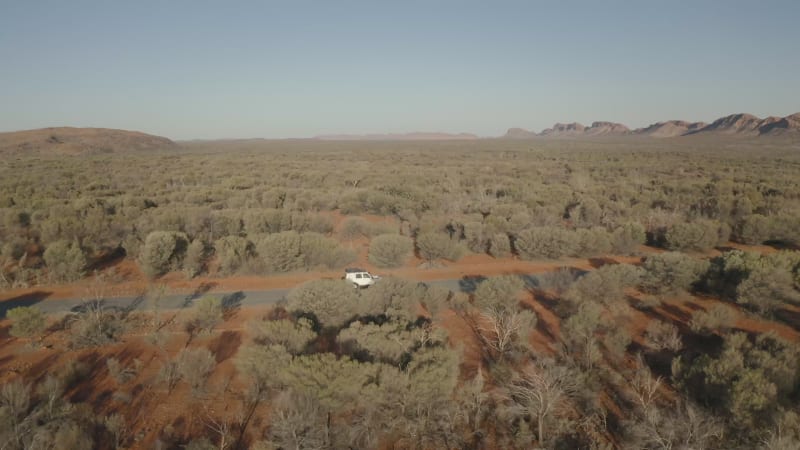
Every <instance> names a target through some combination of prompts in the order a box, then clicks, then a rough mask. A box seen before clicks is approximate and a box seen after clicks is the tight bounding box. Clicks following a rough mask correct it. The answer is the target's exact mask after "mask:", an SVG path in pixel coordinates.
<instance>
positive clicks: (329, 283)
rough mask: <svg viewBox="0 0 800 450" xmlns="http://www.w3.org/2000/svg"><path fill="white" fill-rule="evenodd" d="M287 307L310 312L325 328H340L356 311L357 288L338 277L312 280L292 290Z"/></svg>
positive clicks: (295, 310) (357, 308) (359, 306)
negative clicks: (336, 278) (335, 278)
mask: <svg viewBox="0 0 800 450" xmlns="http://www.w3.org/2000/svg"><path fill="white" fill-rule="evenodd" d="M287 299H288V301H289V302H288V305H287V307H288V308H289V310H291V311H294V312H297V313H299V314H311V315H313V316H314V317H315V318H316V319H317V320H318V321H319V322H320V324H322V325H323V326H325V327H341V326H342V325H344V324H345V323H346V322H347V321H348V320H350V319H352V318H353V317H355V316H357V315H358V314H360V312H361V311H362V308H363V307H362V305H361V304H360V303H359V294H358V291H356V290H355V289H353V288H352V287H351V286H350V285H349V284H348V283H345V282H343V281H340V280H313V281H308V282H306V283H303V284H301V285H300V286H297V287H296V288H294V289H292V290H291V291H290V292H289V295H288V296H287Z"/></svg>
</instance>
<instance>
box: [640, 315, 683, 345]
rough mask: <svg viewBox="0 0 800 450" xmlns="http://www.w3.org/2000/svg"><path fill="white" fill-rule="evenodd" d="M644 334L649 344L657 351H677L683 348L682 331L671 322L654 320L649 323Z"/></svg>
mask: <svg viewBox="0 0 800 450" xmlns="http://www.w3.org/2000/svg"><path fill="white" fill-rule="evenodd" d="M644 336H645V342H646V343H647V346H648V347H650V348H652V349H653V350H656V351H661V350H670V351H673V352H677V351H679V350H680V349H681V348H683V341H682V340H681V334H680V332H678V327H676V326H675V325H673V324H671V323H667V322H662V321H660V320H652V321H651V322H650V324H649V325H647V330H645V333H644Z"/></svg>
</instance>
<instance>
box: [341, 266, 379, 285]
mask: <svg viewBox="0 0 800 450" xmlns="http://www.w3.org/2000/svg"><path fill="white" fill-rule="evenodd" d="M344 279H345V280H346V281H349V282H350V283H353V287H355V288H356V289H358V288H365V287H369V286H372V285H373V284H375V282H376V281H378V280H379V279H380V277H379V276H377V275H372V274H371V273H369V272H367V271H366V270H364V269H355V268H351V269H344Z"/></svg>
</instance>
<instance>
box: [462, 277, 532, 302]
mask: <svg viewBox="0 0 800 450" xmlns="http://www.w3.org/2000/svg"><path fill="white" fill-rule="evenodd" d="M524 287H525V285H524V283H523V282H522V279H520V278H519V277H517V276H513V275H505V276H500V277H491V278H487V279H486V280H484V281H482V282H481V283H479V284H478V286H477V287H476V288H475V294H474V299H475V305H476V306H478V307H479V308H492V307H501V308H504V309H513V308H515V307H516V306H517V305H518V304H519V295H520V293H521V292H522V289H523V288H524Z"/></svg>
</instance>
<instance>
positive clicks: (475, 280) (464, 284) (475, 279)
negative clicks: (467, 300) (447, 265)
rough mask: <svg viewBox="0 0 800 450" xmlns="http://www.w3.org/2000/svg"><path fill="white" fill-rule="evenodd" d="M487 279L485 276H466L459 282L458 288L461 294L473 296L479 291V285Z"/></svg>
mask: <svg viewBox="0 0 800 450" xmlns="http://www.w3.org/2000/svg"><path fill="white" fill-rule="evenodd" d="M486 279H487V278H486V277H485V276H483V275H464V276H463V277H461V279H460V280H458V288H459V289H460V290H461V292H465V293H467V294H472V293H474V292H475V290H476V289H478V285H479V284H481V283H483V282H484V281H486Z"/></svg>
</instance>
